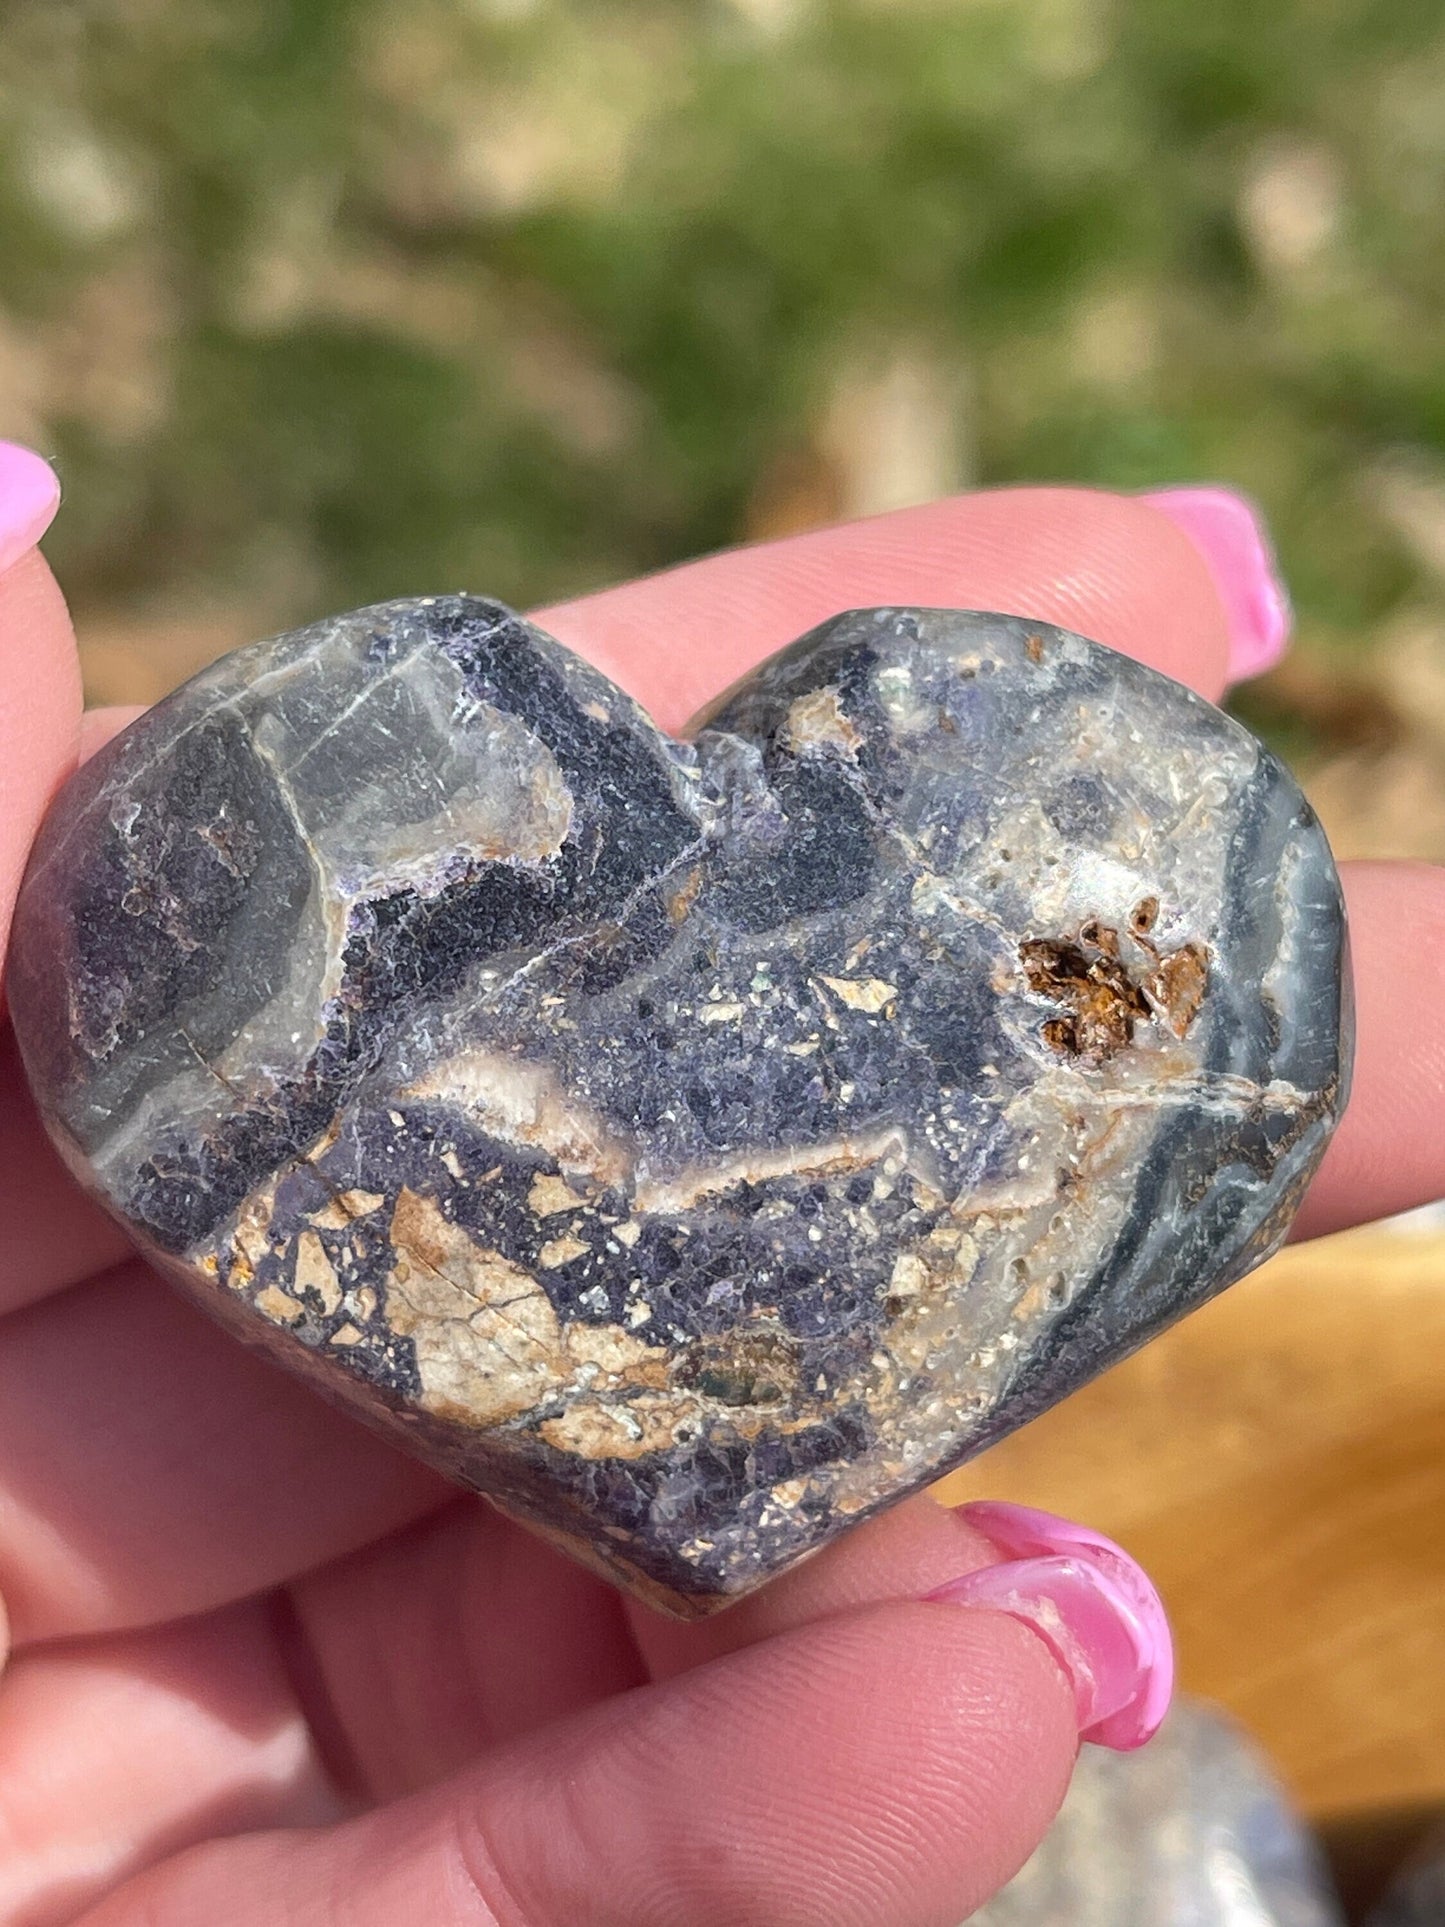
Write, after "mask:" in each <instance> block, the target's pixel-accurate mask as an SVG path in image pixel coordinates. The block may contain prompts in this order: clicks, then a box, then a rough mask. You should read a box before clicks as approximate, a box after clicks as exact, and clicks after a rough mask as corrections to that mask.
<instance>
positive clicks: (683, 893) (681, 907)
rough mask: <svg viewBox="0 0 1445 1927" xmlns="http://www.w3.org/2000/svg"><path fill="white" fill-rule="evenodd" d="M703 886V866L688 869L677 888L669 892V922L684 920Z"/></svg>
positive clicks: (675, 922)
mask: <svg viewBox="0 0 1445 1927" xmlns="http://www.w3.org/2000/svg"><path fill="white" fill-rule="evenodd" d="M701 888H702V870H701V867H694V868H693V869H691V870H689V871H688V873H687V875H686V876H685V877H684V878H683V879H682V882H681V883H679V884H678V886H677V888H676V889H675V890H672V891H670V892H669V893H668V896H667V899H666V901H667V920H668V922H669V923H674V924H677V923H681V922H683V921H684V919H685V918H686V916H687V913H688V911H689V910H691V908H692V906H693V905H694V903H696V902H697V895H698V892H699V890H701Z"/></svg>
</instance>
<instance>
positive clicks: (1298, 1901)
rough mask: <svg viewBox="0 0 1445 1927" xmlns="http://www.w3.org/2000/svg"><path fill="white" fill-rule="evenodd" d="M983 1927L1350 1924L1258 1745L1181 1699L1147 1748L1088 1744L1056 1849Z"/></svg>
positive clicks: (978, 1926) (1035, 1864)
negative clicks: (1120, 1750) (1105, 1749)
mask: <svg viewBox="0 0 1445 1927" xmlns="http://www.w3.org/2000/svg"><path fill="white" fill-rule="evenodd" d="M1431 1918H1432V1920H1433V1919H1435V1918H1436V1916H1431ZM970 1927H1344V1916H1343V1914H1342V1913H1341V1912H1340V1908H1339V1904H1338V1902H1337V1901H1336V1899H1335V1896H1334V1893H1333V1890H1332V1888H1331V1884H1330V1880H1329V1876H1328V1872H1327V1870H1326V1867H1325V1862H1324V1855H1323V1853H1322V1852H1321V1850H1320V1848H1319V1846H1318V1844H1317V1843H1316V1841H1315V1840H1314V1838H1313V1836H1312V1835H1311V1834H1310V1833H1309V1832H1308V1830H1307V1829H1306V1828H1305V1826H1304V1824H1303V1823H1302V1822H1301V1821H1300V1820H1299V1819H1298V1818H1297V1817H1296V1815H1295V1814H1294V1813H1293V1812H1292V1811H1291V1809H1290V1806H1289V1803H1288V1801H1287V1800H1286V1798H1285V1795H1284V1792H1283V1790H1282V1788H1281V1787H1280V1786H1279V1784H1278V1782H1277V1781H1276V1780H1275V1778H1274V1776H1273V1774H1272V1773H1271V1772H1270V1770H1269V1768H1268V1766H1267V1765H1266V1764H1265V1762H1264V1760H1263V1759H1261V1757H1260V1756H1259V1754H1258V1753H1257V1752H1256V1750H1255V1748H1254V1747H1253V1746H1251V1745H1250V1744H1249V1743H1248V1741H1246V1739H1245V1738H1244V1736H1243V1735H1242V1734H1241V1733H1240V1732H1239V1731H1238V1729H1237V1728H1236V1727H1234V1726H1233V1725H1232V1724H1231V1723H1230V1722H1229V1721H1227V1720H1225V1719H1223V1718H1222V1717H1221V1716H1220V1715H1219V1714H1218V1713H1216V1712H1214V1711H1213V1709H1212V1708H1210V1707H1207V1706H1204V1705H1202V1704H1200V1703H1199V1702H1197V1701H1189V1700H1181V1701H1179V1702H1178V1703H1177V1704H1176V1705H1175V1708H1174V1710H1173V1712H1172V1713H1171V1714H1170V1715H1169V1718H1168V1719H1167V1720H1166V1721H1165V1723H1164V1726H1163V1727H1162V1729H1161V1730H1160V1732H1159V1735H1158V1737H1157V1738H1156V1739H1154V1740H1153V1741H1151V1742H1150V1744H1149V1745H1148V1746H1147V1747H1145V1748H1144V1750H1143V1751H1142V1752H1140V1753H1106V1752H1103V1751H1102V1750H1101V1749H1100V1748H1098V1747H1092V1746H1086V1747H1085V1748H1084V1750H1083V1752H1082V1753H1081V1754H1080V1756H1079V1764H1078V1767H1077V1769H1076V1770H1075V1773H1074V1780H1073V1784H1072V1785H1071V1786H1070V1788H1069V1791H1068V1795H1067V1797H1066V1798H1065V1800H1064V1804H1063V1806H1062V1808H1061V1809H1060V1811H1059V1817H1058V1819H1057V1820H1056V1821H1055V1822H1054V1824H1053V1827H1052V1828H1051V1829H1050V1831H1049V1833H1048V1835H1047V1836H1046V1838H1045V1839H1044V1842H1043V1845H1042V1846H1041V1847H1040V1848H1039V1849H1038V1851H1037V1852H1036V1853H1035V1854H1034V1856H1033V1858H1032V1859H1031V1860H1030V1861H1029V1863H1028V1865H1027V1866H1026V1867H1025V1868H1024V1869H1023V1871H1022V1872H1021V1873H1019V1874H1017V1875H1016V1876H1015V1878H1014V1879H1013V1880H1011V1881H1010V1882H1009V1884H1008V1886H1007V1887H1005V1888H1004V1890H1003V1892H1002V1893H1001V1894H999V1895H997V1896H996V1897H995V1899H993V1900H991V1901H990V1902H989V1903H988V1905H987V1906H986V1907H982V1908H980V1909H979V1910H978V1911H977V1912H976V1913H974V1914H973V1915H972V1916H971V1920H970Z"/></svg>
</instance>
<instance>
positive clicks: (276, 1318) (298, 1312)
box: [252, 1285, 306, 1325]
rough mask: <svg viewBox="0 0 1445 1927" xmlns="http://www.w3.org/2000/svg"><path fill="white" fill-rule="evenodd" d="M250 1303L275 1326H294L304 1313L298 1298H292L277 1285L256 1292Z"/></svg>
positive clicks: (304, 1309) (303, 1307) (304, 1308)
mask: <svg viewBox="0 0 1445 1927" xmlns="http://www.w3.org/2000/svg"><path fill="white" fill-rule="evenodd" d="M252 1302H253V1304H254V1305H255V1307H256V1309H257V1311H259V1312H260V1313H261V1314H262V1315H263V1316H264V1317H266V1318H269V1319H271V1320H272V1322H273V1323H275V1324H277V1325H294V1324H295V1323H296V1321H297V1319H298V1318H301V1317H303V1316H304V1314H305V1311H306V1307H305V1306H304V1305H303V1304H302V1303H301V1301H300V1299H299V1298H293V1297H292V1296H291V1295H290V1293H289V1292H285V1291H282V1290H281V1289H280V1287H279V1286H277V1285H267V1286H266V1287H265V1289H264V1290H263V1291H258V1292H257V1293H256V1296H255V1298H254V1299H253V1300H252Z"/></svg>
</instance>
